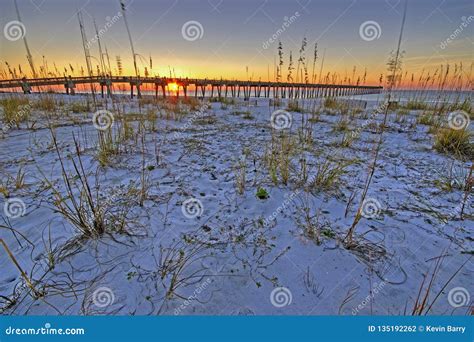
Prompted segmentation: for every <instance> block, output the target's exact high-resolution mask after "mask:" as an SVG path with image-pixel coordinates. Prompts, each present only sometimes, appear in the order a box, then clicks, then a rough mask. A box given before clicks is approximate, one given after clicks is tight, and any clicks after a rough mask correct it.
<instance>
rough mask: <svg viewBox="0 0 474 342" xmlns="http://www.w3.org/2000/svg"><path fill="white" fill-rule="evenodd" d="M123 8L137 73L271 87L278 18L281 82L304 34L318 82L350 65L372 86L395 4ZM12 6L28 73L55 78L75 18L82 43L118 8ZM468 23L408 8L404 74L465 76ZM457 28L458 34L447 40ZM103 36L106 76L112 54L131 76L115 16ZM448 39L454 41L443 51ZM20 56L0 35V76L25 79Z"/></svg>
mask: <svg viewBox="0 0 474 342" xmlns="http://www.w3.org/2000/svg"><path fill="white" fill-rule="evenodd" d="M125 4H126V5H127V9H126V15H127V20H128V23H129V26H130V30H131V34H132V38H133V40H134V44H135V50H136V53H137V54H139V55H140V56H142V57H139V58H138V67H139V69H140V73H141V74H143V73H144V68H145V66H146V67H147V68H148V70H149V73H150V74H151V75H161V76H168V75H169V68H171V69H174V72H175V74H176V76H184V77H186V76H187V77H199V78H204V77H207V78H220V77H222V78H236V79H246V78H247V67H248V77H252V79H254V80H256V79H259V78H261V79H262V80H267V78H268V74H269V71H270V78H271V79H273V77H274V62H275V59H276V58H278V56H277V47H278V42H274V43H269V42H268V40H269V38H271V37H272V36H273V35H274V34H276V32H277V30H278V29H279V28H282V25H283V23H284V22H285V17H287V19H290V18H291V17H292V16H293V19H294V20H291V21H292V22H291V23H290V24H289V26H288V28H286V29H285V31H284V32H280V33H279V34H277V36H278V40H281V42H282V44H283V50H284V56H283V58H284V65H283V68H282V69H283V78H284V79H286V74H287V68H288V55H289V51H290V50H291V51H292V54H293V61H294V64H295V66H296V64H297V60H298V54H299V52H298V51H299V49H300V46H301V40H302V38H303V36H306V37H307V39H308V46H307V48H306V59H307V63H308V66H309V69H310V70H309V71H310V72H312V60H313V48H314V43H315V42H317V43H318V47H319V56H320V57H319V60H318V61H317V64H316V73H317V74H318V73H319V68H320V66H321V64H320V62H321V59H322V55H323V53H324V51H326V52H325V54H326V56H325V62H324V70H323V74H326V73H327V72H337V73H338V74H339V75H340V77H341V78H343V77H345V75H347V77H351V76H352V72H353V68H354V66H355V67H356V74H357V75H360V76H361V75H362V74H363V73H364V69H365V68H367V83H369V84H378V79H379V76H380V74H381V73H385V72H386V62H387V58H388V56H389V54H390V51H392V50H394V49H395V48H396V43H397V39H398V34H399V30H400V24H401V20H402V13H403V2H402V1H397V0H386V1H384V0H319V1H316V0H287V1H284V0H268V1H265V0H202V1H197V0H194V1H193V0H160V1H152V0H129V1H125ZM18 5H19V8H20V12H21V15H22V22H23V24H24V25H25V27H26V37H27V39H28V42H29V45H30V49H31V53H32V55H33V58H34V61H35V64H36V67H37V69H39V66H41V65H42V64H43V56H44V58H45V60H46V61H47V62H48V66H49V69H50V70H51V69H54V67H53V62H54V63H55V64H56V66H57V68H58V69H59V70H60V71H62V70H63V68H64V66H68V65H69V64H71V65H72V66H73V67H74V68H75V69H76V70H78V69H79V68H80V67H81V66H84V67H85V58H84V52H83V50H82V42H81V35H80V30H79V25H78V19H77V16H76V13H77V10H82V12H83V16H84V21H85V26H86V33H87V37H88V39H89V40H91V39H92V38H93V35H94V34H95V32H94V28H93V21H92V20H93V18H95V20H96V22H97V26H98V28H99V29H101V28H104V27H105V23H106V20H107V19H112V18H113V17H114V16H116V15H118V13H120V4H119V1H118V0H90V1H79V0H18ZM296 13H298V15H296ZM473 15H474V2H473V1H471V0H451V1H444V0H416V1H415V0H411V1H409V2H408V12H407V20H406V27H405V32H404V38H403V44H402V49H403V50H405V51H406V55H405V57H404V70H406V71H407V72H408V73H410V74H411V73H415V74H416V73H419V72H421V70H422V69H423V68H425V69H430V68H431V69H432V70H434V68H435V67H438V66H439V65H440V64H446V63H450V64H452V65H454V63H459V62H462V63H463V65H464V68H465V69H466V70H469V68H470V67H471V63H472V60H473V57H474V46H473V43H474V34H473V33H474V17H472V16H473ZM0 16H1V17H0V23H1V26H2V31H4V30H3V28H5V26H6V25H7V24H8V23H9V22H11V21H13V20H17V17H16V13H15V7H14V3H13V0H2V1H1V3H0ZM470 16H471V17H470ZM295 18H296V19H295ZM463 20H464V22H465V23H466V27H463V28H462V32H460V33H459V32H458V33H455V31H456V30H457V29H459V28H460V27H461V26H462V23H463ZM189 21H196V22H198V23H199V24H200V25H201V26H202V29H203V30H202V31H201V32H200V34H202V37H198V39H196V40H191V41H190V40H187V39H185V38H184V37H183V34H182V28H183V25H184V24H185V23H187V22H189ZM367 21H374V22H376V23H377V24H378V25H379V27H380V31H379V32H378V34H379V35H380V36H379V37H378V38H377V37H375V38H374V39H372V40H370V39H369V40H364V39H363V38H362V37H361V35H360V32H359V29H360V26H361V25H362V24H363V23H365V22H367ZM198 29H199V28H198ZM105 31H106V32H104V33H103V34H102V35H101V43H102V44H103V45H106V46H107V49H108V52H109V55H110V59H111V66H112V70H113V71H115V70H116V69H117V64H116V56H117V55H120V57H121V59H122V62H123V65H124V74H130V75H132V74H133V73H134V71H133V63H132V54H131V52H130V45H129V43H128V36H127V32H126V28H125V25H124V20H123V18H121V17H118V20H116V21H115V22H114V23H113V24H112V25H111V27H110V28H108V29H106V30H105ZM453 34H454V35H455V38H454V39H451V41H450V42H448V43H446V40H447V39H448V38H449V37H450V36H451V35H453ZM90 46H91V54H92V55H93V56H95V57H96V58H98V57H99V53H98V45H97V43H96V42H93V43H92V44H91V45H90ZM265 47H267V48H265ZM443 47H444V48H443ZM25 55H26V53H25V48H24V45H23V43H22V40H21V39H20V40H16V41H10V40H8V39H7V38H6V37H5V32H3V34H2V36H1V38H0V60H1V67H2V68H3V70H5V61H6V62H8V63H9V64H10V65H11V67H16V68H18V64H21V67H22V69H23V71H25V70H26V71H28V73H29V68H28V64H27V60H26V56H25ZM150 56H151V57H152V60H153V68H152V69H151V70H150V65H149V59H150ZM92 64H93V65H94V69H95V68H96V65H97V64H98V63H97V60H95V59H93V60H92Z"/></svg>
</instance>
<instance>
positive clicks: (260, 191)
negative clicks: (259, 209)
mask: <svg viewBox="0 0 474 342" xmlns="http://www.w3.org/2000/svg"><path fill="white" fill-rule="evenodd" d="M255 195H256V196H257V198H258V199H261V200H264V199H267V198H268V197H270V195H269V194H268V192H267V190H265V189H264V188H262V187H259V188H258V189H257V193H256V194H255Z"/></svg>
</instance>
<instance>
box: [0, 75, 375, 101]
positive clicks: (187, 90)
mask: <svg viewBox="0 0 474 342" xmlns="http://www.w3.org/2000/svg"><path fill="white" fill-rule="evenodd" d="M79 84H83V85H90V86H93V85H98V86H99V87H100V94H101V96H102V97H104V96H107V97H110V96H112V94H113V88H114V87H113V86H114V85H118V84H125V85H128V86H129V87H130V96H131V97H132V98H133V97H134V96H137V97H138V98H140V97H141V96H142V87H143V86H144V85H145V84H149V85H151V86H152V89H154V93H155V96H156V97H158V96H163V97H167V96H178V97H179V96H180V93H181V94H183V95H184V97H188V96H194V97H200V98H204V97H206V96H210V97H211V98H212V97H219V98H222V97H241V96H243V97H244V98H245V99H249V98H250V97H255V98H259V97H266V98H270V97H273V98H290V99H295V98H317V97H336V96H351V95H364V94H378V93H380V92H381V91H382V89H383V87H381V86H367V85H344V84H314V83H286V82H265V81H235V80H210V79H188V78H165V77H127V76H92V77H71V76H69V77H52V78H35V79H26V78H23V79H12V80H0V89H21V90H22V91H23V93H25V94H30V93H31V92H32V89H33V87H51V86H59V87H61V86H63V87H64V89H65V92H66V94H68V95H74V94H75V92H76V91H75V88H76V86H77V85H79ZM170 88H173V90H170ZM135 91H136V93H135Z"/></svg>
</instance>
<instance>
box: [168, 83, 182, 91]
mask: <svg viewBox="0 0 474 342" xmlns="http://www.w3.org/2000/svg"><path fill="white" fill-rule="evenodd" d="M168 90H169V91H174V92H177V91H178V90H179V86H178V84H177V83H175V82H173V83H168Z"/></svg>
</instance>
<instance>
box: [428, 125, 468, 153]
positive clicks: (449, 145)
mask: <svg viewBox="0 0 474 342" xmlns="http://www.w3.org/2000/svg"><path fill="white" fill-rule="evenodd" d="M434 148H435V149H436V150H437V151H438V152H442V153H453V154H455V155H457V156H467V157H470V158H471V159H472V158H473V157H474V144H473V143H472V142H471V133H470V132H469V131H468V130H465V129H459V130H455V129H451V128H443V129H440V130H438V133H437V134H436V137H435V144H434Z"/></svg>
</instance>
